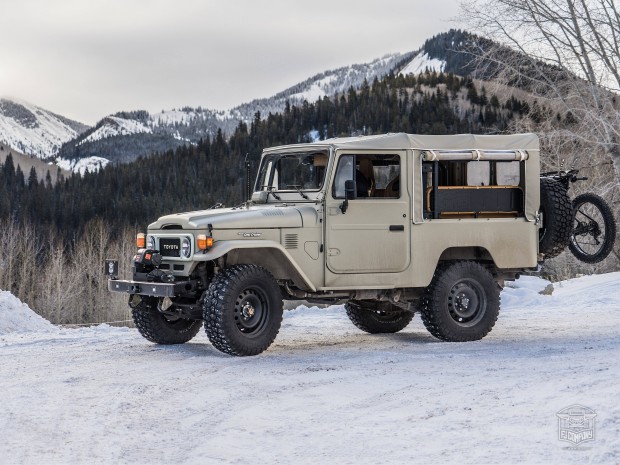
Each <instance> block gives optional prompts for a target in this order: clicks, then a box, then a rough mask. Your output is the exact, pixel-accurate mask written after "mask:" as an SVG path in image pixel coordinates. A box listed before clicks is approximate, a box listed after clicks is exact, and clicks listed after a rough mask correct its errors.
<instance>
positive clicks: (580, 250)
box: [568, 193, 616, 263]
mask: <svg viewBox="0 0 620 465" xmlns="http://www.w3.org/2000/svg"><path fill="white" fill-rule="evenodd" d="M597 210H598V212H597ZM573 214H574V218H575V219H574V227H573V231H572V234H571V238H570V242H569V244H568V248H569V249H570V251H571V252H572V254H573V255H574V256H575V257H576V258H577V259H578V260H581V261H582V262H585V263H598V262H601V261H603V260H605V258H607V256H608V255H609V254H610V252H611V251H612V249H613V248H614V242H615V241H616V222H615V219H614V214H613V212H612V211H611V208H610V207H609V205H608V204H607V202H605V200H604V199H603V198H602V197H599V196H598V195H596V194H592V193H586V194H581V195H578V196H577V197H575V199H574V200H573ZM601 223H602V224H601Z"/></svg>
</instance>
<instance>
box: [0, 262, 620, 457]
mask: <svg viewBox="0 0 620 465" xmlns="http://www.w3.org/2000/svg"><path fill="white" fill-rule="evenodd" d="M547 284H548V283H547V282H544V281H542V280H540V279H538V278H532V277H523V278H521V279H520V280H519V281H517V282H516V283H512V286H514V287H513V288H506V289H505V290H504V291H503V293H502V301H503V307H502V312H501V314H500V318H499V320H498V322H497V325H496V326H495V328H494V330H493V331H492V332H491V333H490V334H489V335H488V336H487V337H486V338H485V339H484V340H482V341H478V342H471V343H441V342H438V341H437V340H435V339H434V338H432V337H431V336H430V335H429V334H428V333H427V332H426V331H425V329H424V327H423V325H422V324H421V321H420V319H419V317H418V316H416V318H415V319H414V321H413V322H412V323H411V325H410V326H409V327H408V328H406V329H405V330H404V331H402V332H401V333H398V334H394V335H374V336H373V335H367V334H364V333H362V332H361V331H358V330H357V329H356V328H355V327H354V326H353V325H352V324H351V323H350V322H349V321H348V320H347V318H346V315H345V314H344V312H343V311H342V308H341V307H330V308H328V309H317V308H305V307H300V308H298V309H296V310H293V311H290V312H287V313H286V314H285V318H284V321H283V326H282V329H281V330H280V334H279V336H278V338H277V339H276V342H275V344H274V345H273V346H272V347H271V348H270V349H269V350H267V351H266V352H265V353H263V354H262V355H259V356H257V357H249V358H233V357H229V356H226V355H224V354H221V353H219V352H217V351H216V350H215V349H214V348H213V347H212V346H211V345H210V344H209V342H208V339H207V338H206V336H204V335H203V334H201V335H199V336H198V337H196V339H194V340H193V341H192V342H190V343H188V344H185V345H183V346H157V345H154V344H151V343H149V342H147V341H146V340H144V339H142V338H141V337H140V336H139V335H138V333H137V331H136V330H133V329H127V328H112V327H109V326H105V325H102V326H98V327H93V328H88V329H79V330H75V329H58V328H55V327H50V326H49V325H47V324H45V323H44V322H43V323H42V322H41V321H40V320H37V319H36V318H34V317H33V316H32V315H30V311H29V310H28V309H27V308H24V307H22V306H20V304H19V302H17V301H15V300H14V299H12V298H11V296H9V295H8V294H7V293H2V294H0V392H2V408H1V410H0V431H2V441H0V463H2V464H17V463H36V464H39V463H45V464H55V463H63V464H64V463H80V464H81V463H84V464H91V463H106V464H107V463H114V464H117V463H140V464H147V463H148V464H172V463H196V464H208V463H285V464H290V463H295V464H297V463H308V464H310V463H312V464H315V463H350V464H377V463H397V464H401V463H423V464H435V463H459V464H487V463H494V464H495V463H562V464H570V463H579V464H584V463H587V464H617V463H619V462H620V403H619V402H618V394H619V393H620V389H619V388H618V380H619V379H620V337H619V335H618V333H619V329H618V328H620V293H619V292H618V289H619V286H620V273H611V274H607V275H600V276H591V277H583V278H579V279H575V280H571V281H568V282H564V283H557V284H555V285H554V288H555V290H554V292H553V294H552V295H541V294H539V293H538V292H539V291H541V290H543V289H544V288H545V287H546V285H547ZM16 312H21V316H15V314H16ZM11 315H13V316H11ZM20 319H21V320H22V322H23V324H22V328H21V329H19V330H18V329H17V327H19V326H20V325H19V324H17V325H16V324H15V323H16V322H18V323H19V320H20ZM22 330H27V331H22ZM572 404H581V405H584V406H586V407H589V408H591V409H592V410H594V411H595V412H596V414H597V416H596V417H595V427H596V431H595V439H594V441H591V442H586V443H583V444H581V445H580V446H579V447H578V448H571V447H570V446H571V444H570V443H567V442H561V441H559V440H558V418H557V417H556V413H557V412H558V411H560V410H562V409H564V408H565V407H568V406H570V405H572Z"/></svg>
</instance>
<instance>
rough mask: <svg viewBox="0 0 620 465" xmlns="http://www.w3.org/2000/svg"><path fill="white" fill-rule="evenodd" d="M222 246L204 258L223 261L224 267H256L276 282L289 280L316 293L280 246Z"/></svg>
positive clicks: (255, 243)
mask: <svg viewBox="0 0 620 465" xmlns="http://www.w3.org/2000/svg"><path fill="white" fill-rule="evenodd" d="M224 244H225V245H224V246H223V247H222V246H220V247H214V248H213V249H212V250H211V251H209V253H208V254H207V255H205V256H204V258H206V259H207V260H217V259H224V262H225V264H226V266H232V265H244V264H246V265H258V266H261V267H262V268H265V269H266V270H267V271H269V272H270V273H271V274H272V275H273V277H274V278H275V279H277V280H289V279H290V280H292V281H293V283H294V284H295V285H296V286H297V287H299V288H300V289H307V290H310V291H312V292H315V291H316V287H315V285H314V284H313V283H312V281H310V279H309V278H308V276H307V275H306V274H305V273H304V272H303V270H302V269H301V268H300V267H299V265H298V264H297V263H296V262H295V260H293V258H292V257H291V255H290V254H289V253H288V252H287V251H286V249H285V248H284V247H283V246H282V244H279V243H277V242H274V241H265V240H238V241H225V242H224Z"/></svg>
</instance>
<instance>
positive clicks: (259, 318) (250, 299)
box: [235, 288, 269, 336]
mask: <svg viewBox="0 0 620 465" xmlns="http://www.w3.org/2000/svg"><path fill="white" fill-rule="evenodd" d="M268 314H269V310H268V306H267V297H266V296H265V294H264V293H263V292H262V291H261V290H260V289H257V288H248V289H244V290H243V291H242V292H241V293H240V294H239V296H238V297H237V300H236V301H235V324H236V325H237V329H238V330H239V331H240V332H241V333H243V334H247V335H252V336H255V335H257V334H260V333H261V331H263V329H264V328H265V327H266V325H267V319H268Z"/></svg>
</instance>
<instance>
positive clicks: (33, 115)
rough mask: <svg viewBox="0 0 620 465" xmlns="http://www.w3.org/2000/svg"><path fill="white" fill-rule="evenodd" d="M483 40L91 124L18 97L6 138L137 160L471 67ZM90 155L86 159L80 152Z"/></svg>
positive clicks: (42, 150) (440, 39)
mask: <svg viewBox="0 0 620 465" xmlns="http://www.w3.org/2000/svg"><path fill="white" fill-rule="evenodd" d="M475 40H476V38H475V36H472V35H470V34H468V33H466V32H462V31H454V30H453V31H450V32H447V33H442V34H438V35H436V36H435V37H433V38H431V39H429V40H427V41H426V42H425V43H424V46H423V47H422V48H421V49H419V50H417V51H414V52H408V53H395V54H389V55H385V56H383V57H382V58H378V59H375V60H373V61H371V62H370V63H363V64H354V65H349V66H344V67H341V68H338V69H334V70H329V71H325V72H322V73H319V74H316V75H314V76H312V77H310V78H308V79H306V80H305V81H303V82H300V83H298V84H296V85H294V86H291V87H289V88H288V89H286V90H284V91H282V92H279V93H277V94H276V95H274V96H272V97H269V98H261V99H255V100H252V101H251V102H248V103H243V104H241V105H238V106H236V107H234V108H231V109H228V110H214V109H205V108H203V107H195V108H194V107H184V108H179V109H171V110H162V111H161V112H158V113H153V114H149V113H148V112H146V111H144V110H139V111H129V112H119V113H116V114H114V115H110V116H107V117H105V118H103V119H102V120H100V121H99V122H98V123H97V124H96V125H95V127H93V128H88V127H86V126H84V125H82V124H80V123H76V122H74V121H70V120H67V119H65V118H62V117H60V116H58V115H54V114H53V113H50V112H47V111H45V110H42V109H40V108H38V107H35V106H34V105H30V104H27V103H24V102H17V101H14V100H8V99H5V100H2V101H1V102H2V103H1V104H0V141H4V143H6V144H7V145H8V146H9V147H12V148H14V149H17V150H19V151H21V152H24V153H27V154H30V155H34V156H37V157H40V158H48V157H52V156H56V157H59V164H61V165H62V166H69V167H72V168H73V169H74V170H76V171H80V172H83V171H84V170H85V169H98V167H99V166H104V165H105V163H107V162H108V161H120V162H130V161H133V160H135V159H136V158H138V157H140V156H149V155H152V154H153V153H163V152H165V151H168V150H173V149H175V148H177V147H179V146H181V145H183V144H191V143H196V142H198V141H199V140H200V139H204V138H206V137H211V138H213V137H215V135H216V134H217V132H218V130H221V131H222V133H224V134H231V133H232V132H233V131H234V130H235V128H236V127H237V126H238V125H239V123H240V122H245V123H248V124H249V123H250V122H251V121H252V120H253V119H254V117H255V115H256V114H257V113H260V114H261V115H263V116H264V115H267V114H269V113H277V112H282V111H283V110H284V109H285V106H286V104H287V102H288V103H289V104H290V105H302V104H303V102H304V101H308V102H309V103H314V102H315V101H316V100H318V99H319V98H322V97H326V96H330V97H332V96H334V95H337V94H342V93H345V92H347V91H348V90H349V89H350V88H351V87H352V88H354V89H357V88H359V87H360V86H361V85H362V84H363V83H364V82H365V81H366V82H368V83H372V82H373V81H374V80H375V79H381V78H382V77H383V76H385V75H387V74H389V73H402V74H408V73H414V74H419V73H421V72H424V71H426V70H430V71H437V72H441V71H444V72H454V73H456V74H468V73H469V72H471V71H472V70H471V69H470V68H471V64H470V63H469V59H468V58H467V57H466V56H465V54H463V50H466V49H467V47H469V46H471V45H472V43H474V42H475ZM82 159H86V161H84V162H81V163H78V160H82Z"/></svg>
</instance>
